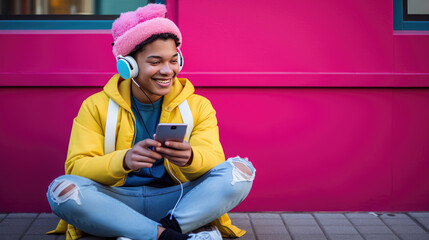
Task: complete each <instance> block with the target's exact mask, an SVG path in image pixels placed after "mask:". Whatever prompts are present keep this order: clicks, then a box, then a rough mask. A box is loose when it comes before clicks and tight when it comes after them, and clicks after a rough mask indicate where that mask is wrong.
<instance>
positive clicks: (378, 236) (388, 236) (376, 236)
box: [362, 233, 400, 240]
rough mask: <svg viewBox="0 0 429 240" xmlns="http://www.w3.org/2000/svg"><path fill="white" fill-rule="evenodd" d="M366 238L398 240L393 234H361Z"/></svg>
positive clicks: (371, 239) (370, 239) (369, 239)
mask: <svg viewBox="0 0 429 240" xmlns="http://www.w3.org/2000/svg"><path fill="white" fill-rule="evenodd" d="M362 235H363V236H364V238H365V239H366V240H400V239H399V238H398V237H397V236H396V235H395V234H393V233H391V234H374V233H371V234H362Z"/></svg>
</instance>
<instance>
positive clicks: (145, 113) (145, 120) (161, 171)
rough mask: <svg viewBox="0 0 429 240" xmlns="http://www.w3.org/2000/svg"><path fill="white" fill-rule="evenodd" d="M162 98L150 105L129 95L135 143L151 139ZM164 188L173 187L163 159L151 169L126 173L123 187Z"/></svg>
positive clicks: (157, 121) (159, 114)
mask: <svg viewBox="0 0 429 240" xmlns="http://www.w3.org/2000/svg"><path fill="white" fill-rule="evenodd" d="M162 101H163V98H161V99H159V100H158V101H156V102H154V103H153V106H152V104H144V103H141V102H139V100H137V98H135V97H134V96H133V95H131V109H132V111H133V113H134V116H135V119H136V139H135V143H138V142H139V141H142V140H144V139H147V138H151V139H153V134H154V133H155V131H156V126H157V125H158V123H159V118H160V117H161V107H162ZM142 185H148V186H153V187H165V186H171V185H173V180H172V179H171V178H170V176H169V175H168V173H167V171H166V170H165V167H164V159H158V160H157V161H156V162H155V163H154V164H153V166H152V167H151V168H141V169H140V170H139V171H133V172H130V173H128V176H127V179H126V181H125V184H124V186H142Z"/></svg>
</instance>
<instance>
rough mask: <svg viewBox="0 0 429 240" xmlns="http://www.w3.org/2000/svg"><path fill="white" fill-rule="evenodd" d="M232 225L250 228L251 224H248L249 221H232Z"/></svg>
mask: <svg viewBox="0 0 429 240" xmlns="http://www.w3.org/2000/svg"><path fill="white" fill-rule="evenodd" d="M232 224H234V225H240V226H252V224H251V223H250V219H245V218H242V219H234V220H233V221H232Z"/></svg>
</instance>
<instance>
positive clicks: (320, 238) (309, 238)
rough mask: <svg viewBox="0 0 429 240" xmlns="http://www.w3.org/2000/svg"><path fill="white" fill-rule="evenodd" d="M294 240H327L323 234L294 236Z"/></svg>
mask: <svg viewBox="0 0 429 240" xmlns="http://www.w3.org/2000/svg"><path fill="white" fill-rule="evenodd" d="M293 239H294V240H326V237H325V235H323V234H299V235H294V236H293Z"/></svg>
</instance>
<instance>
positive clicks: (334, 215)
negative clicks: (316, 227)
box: [314, 213, 346, 219]
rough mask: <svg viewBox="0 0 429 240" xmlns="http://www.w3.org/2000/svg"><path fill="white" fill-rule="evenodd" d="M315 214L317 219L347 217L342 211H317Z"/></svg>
mask: <svg viewBox="0 0 429 240" xmlns="http://www.w3.org/2000/svg"><path fill="white" fill-rule="evenodd" d="M314 216H315V217H316V218H317V219H322V218H325V219H326V218H341V219H345V218H346V217H345V216H344V214H342V213H315V214H314Z"/></svg>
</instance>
